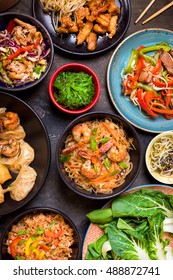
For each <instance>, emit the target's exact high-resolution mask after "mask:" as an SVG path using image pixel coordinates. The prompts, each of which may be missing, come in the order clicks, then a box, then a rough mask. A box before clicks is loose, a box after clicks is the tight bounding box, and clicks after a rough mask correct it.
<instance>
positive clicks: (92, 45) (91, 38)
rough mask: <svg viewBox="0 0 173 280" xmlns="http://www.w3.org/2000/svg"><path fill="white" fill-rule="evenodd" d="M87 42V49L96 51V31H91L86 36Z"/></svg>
mask: <svg viewBox="0 0 173 280" xmlns="http://www.w3.org/2000/svg"><path fill="white" fill-rule="evenodd" d="M86 42H87V49H88V50H89V51H94V50H95V49H96V45H97V34H96V33H94V32H90V34H89V35H88V37H87V38H86Z"/></svg>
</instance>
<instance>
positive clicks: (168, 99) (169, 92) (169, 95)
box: [165, 89, 173, 120]
mask: <svg viewBox="0 0 173 280" xmlns="http://www.w3.org/2000/svg"><path fill="white" fill-rule="evenodd" d="M171 94H172V91H171V90H169V89H168V90H167V93H166V98H165V107H166V110H169V105H170V101H171ZM165 118H166V119H168V120H170V119H172V118H173V115H166V114H165Z"/></svg>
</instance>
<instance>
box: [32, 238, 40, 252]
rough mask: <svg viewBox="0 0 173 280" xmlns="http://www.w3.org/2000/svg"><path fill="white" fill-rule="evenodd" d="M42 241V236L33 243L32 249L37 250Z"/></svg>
mask: <svg viewBox="0 0 173 280" xmlns="http://www.w3.org/2000/svg"><path fill="white" fill-rule="evenodd" d="M41 240H42V238H41V236H39V237H38V238H37V240H36V241H34V242H33V243H32V248H33V249H35V248H37V246H38V244H39V243H40V241H41Z"/></svg>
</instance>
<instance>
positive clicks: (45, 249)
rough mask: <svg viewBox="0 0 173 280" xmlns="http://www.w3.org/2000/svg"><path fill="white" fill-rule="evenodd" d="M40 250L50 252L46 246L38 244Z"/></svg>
mask: <svg viewBox="0 0 173 280" xmlns="http://www.w3.org/2000/svg"><path fill="white" fill-rule="evenodd" d="M40 248H41V249H43V250H44V251H46V252H48V251H50V248H49V247H48V246H46V245H45V244H43V243H42V244H40Z"/></svg>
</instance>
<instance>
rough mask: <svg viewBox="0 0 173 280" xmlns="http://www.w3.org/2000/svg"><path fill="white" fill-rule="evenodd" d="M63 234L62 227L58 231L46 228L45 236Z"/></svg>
mask: <svg viewBox="0 0 173 280" xmlns="http://www.w3.org/2000/svg"><path fill="white" fill-rule="evenodd" d="M61 234H62V229H59V230H58V232H57V233H53V232H52V231H51V230H48V229H47V230H45V236H46V237H51V238H58V237H60V235H61Z"/></svg>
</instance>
